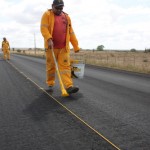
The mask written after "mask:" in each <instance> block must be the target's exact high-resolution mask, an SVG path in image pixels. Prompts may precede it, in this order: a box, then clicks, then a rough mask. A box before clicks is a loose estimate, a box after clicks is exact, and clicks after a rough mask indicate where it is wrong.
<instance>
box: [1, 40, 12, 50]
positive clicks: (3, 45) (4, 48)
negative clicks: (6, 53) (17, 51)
mask: <svg viewBox="0 0 150 150" xmlns="http://www.w3.org/2000/svg"><path fill="white" fill-rule="evenodd" d="M9 48H10V47H9V42H8V41H3V42H2V50H9Z"/></svg>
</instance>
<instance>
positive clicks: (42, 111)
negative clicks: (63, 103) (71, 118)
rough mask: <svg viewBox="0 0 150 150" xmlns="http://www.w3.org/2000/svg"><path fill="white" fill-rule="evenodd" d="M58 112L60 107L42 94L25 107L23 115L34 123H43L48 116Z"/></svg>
mask: <svg viewBox="0 0 150 150" xmlns="http://www.w3.org/2000/svg"><path fill="white" fill-rule="evenodd" d="M59 110H60V105H58V104H57V103H56V102H55V101H54V100H53V99H51V98H50V97H49V96H48V95H47V94H45V93H44V92H43V93H42V94H41V95H40V96H39V97H38V98H37V99H34V100H33V101H31V103H30V104H29V105H27V107H26V108H25V109H24V110H23V113H24V114H25V115H26V116H29V117H30V118H31V119H32V120H34V121H44V120H47V119H48V115H49V114H52V113H57V111H59Z"/></svg>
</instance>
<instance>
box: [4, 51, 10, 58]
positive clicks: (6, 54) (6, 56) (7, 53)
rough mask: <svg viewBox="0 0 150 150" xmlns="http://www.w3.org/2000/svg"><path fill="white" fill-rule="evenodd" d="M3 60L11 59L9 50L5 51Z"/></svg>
mask: <svg viewBox="0 0 150 150" xmlns="http://www.w3.org/2000/svg"><path fill="white" fill-rule="evenodd" d="M3 58H4V59H5V60H6V59H10V51H9V49H3Z"/></svg>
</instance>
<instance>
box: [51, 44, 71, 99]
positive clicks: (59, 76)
mask: <svg viewBox="0 0 150 150" xmlns="http://www.w3.org/2000/svg"><path fill="white" fill-rule="evenodd" d="M51 51H52V55H53V59H54V62H55V66H56V72H57V75H58V79H59V84H60V88H61V92H62V96H63V97H67V96H69V94H68V93H67V91H66V89H65V88H64V84H63V82H62V79H61V75H60V72H59V68H58V64H57V61H56V57H55V54H54V49H53V46H52V48H51Z"/></svg>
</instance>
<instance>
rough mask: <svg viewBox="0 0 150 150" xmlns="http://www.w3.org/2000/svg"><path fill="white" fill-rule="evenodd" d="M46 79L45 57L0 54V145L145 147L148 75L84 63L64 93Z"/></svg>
mask: <svg viewBox="0 0 150 150" xmlns="http://www.w3.org/2000/svg"><path fill="white" fill-rule="evenodd" d="M45 78H46V74H45V60H44V59H40V58H34V57H27V56H20V55H11V60H10V61H4V60H3V59H2V56H0V150H115V149H121V150H149V149H150V75H143V74H137V73H129V72H125V71H117V70H112V69H105V68H99V67H92V66H87V65H86V66H85V76H84V78H83V79H74V84H75V85H76V86H79V88H80V91H79V92H78V93H76V94H73V95H71V96H69V97H62V96H61V90H60V87H59V83H58V79H56V81H57V82H56V85H55V87H54V90H53V92H51V91H49V90H48V88H47V85H46V84H45Z"/></svg>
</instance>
